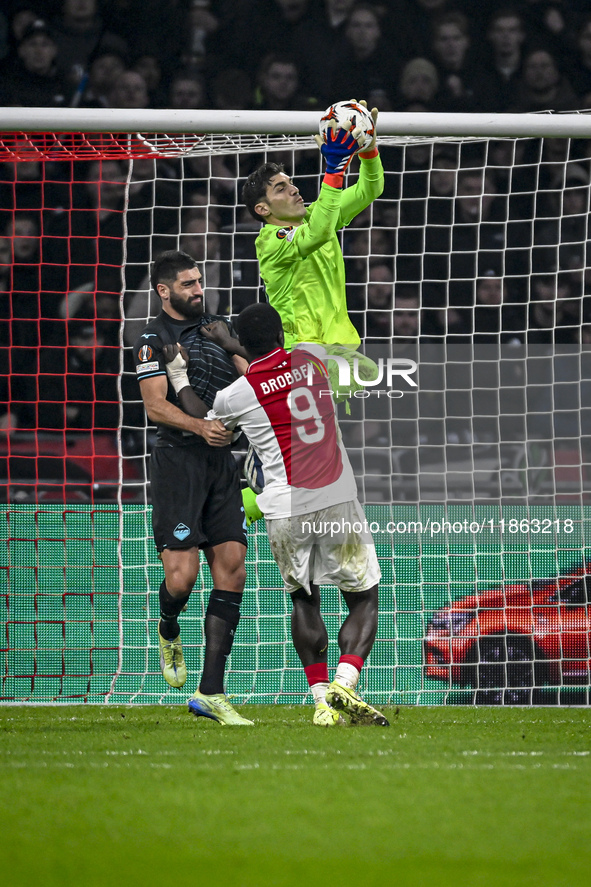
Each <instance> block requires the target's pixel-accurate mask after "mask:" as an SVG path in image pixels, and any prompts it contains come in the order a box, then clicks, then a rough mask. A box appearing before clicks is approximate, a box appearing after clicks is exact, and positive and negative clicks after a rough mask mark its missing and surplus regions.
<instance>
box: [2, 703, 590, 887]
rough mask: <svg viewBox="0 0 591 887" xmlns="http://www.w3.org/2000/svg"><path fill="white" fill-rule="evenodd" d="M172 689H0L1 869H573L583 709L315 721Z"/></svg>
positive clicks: (190, 874)
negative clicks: (79, 692) (238, 720)
mask: <svg viewBox="0 0 591 887" xmlns="http://www.w3.org/2000/svg"><path fill="white" fill-rule="evenodd" d="M247 711H248V714H249V716H250V717H254V720H255V722H256V724H255V726H254V727H252V728H234V729H232V728H228V727H220V726H219V725H217V724H215V723H213V722H210V721H205V720H203V719H194V718H192V717H191V716H190V715H189V714H187V713H185V712H184V711H183V710H181V709H179V707H178V706H159V707H157V706H146V707H144V706H128V707H119V706H109V707H99V706H87V707H83V706H65V705H60V706H59V707H54V706H51V707H16V706H7V707H1V708H0V730H1V734H2V735H1V741H0V785H1V786H2V789H1V798H2V800H1V802H0V830H1V831H0V833H1V834H2V841H1V842H0V870H2V871H4V872H5V873H10V878H9V880H10V884H11V885H12V887H29V885H30V887H33V885H37V884H43V885H44V887H57V885H60V887H64V885H66V887H69V885H72V887H105V885H109V884H112V883H115V882H116V883H118V884H121V885H125V887H136V885H137V887H139V885H142V887H151V885H159V884H160V883H167V884H169V883H172V884H178V885H182V884H195V885H206V884H219V885H222V887H226V885H228V887H251V885H252V887H255V885H256V887H301V885H306V887H316V885H318V887H320V885H322V887H333V885H334V887H337V885H338V887H343V885H344V887H357V885H360V887H365V885H374V884H375V885H388V884H392V885H397V887H398V885H399V887H411V885H412V887H423V885H431V884H433V885H435V884H436V885H437V887H442V885H443V887H479V885H482V887H484V885H487V887H488V885H490V884H495V887H517V885H519V887H534V885H536V887H538V885H541V884H543V885H544V887H583V885H585V887H586V885H587V884H588V883H589V880H588V879H589V868H590V864H591V851H590V845H589V822H591V711H589V710H588V709H568V708H564V709H563V708H558V709H557V708H555V707H554V708H552V709H542V708H538V709H535V710H524V709H511V710H502V709H488V708H479V709H473V708H456V709H453V710H452V709H442V708H416V707H404V708H402V707H401V708H399V709H396V708H390V709H387V710H386V713H387V715H388V717H389V718H390V721H391V724H392V726H391V727H390V728H377V727H342V728H335V729H330V730H327V729H320V728H315V727H313V726H312V725H311V717H312V710H311V707H309V706H297V707H296V706H287V705H281V706H248V708H247Z"/></svg>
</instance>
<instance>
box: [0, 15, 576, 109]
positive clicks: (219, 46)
mask: <svg viewBox="0 0 591 887" xmlns="http://www.w3.org/2000/svg"><path fill="white" fill-rule="evenodd" d="M0 66H1V78H0V105H5V106H6V105H11V106H15V105H21V106H35V105H39V106H56V107H57V106H62V107H111V108H184V109H191V108H220V109H223V108H230V109H254V108H265V109H271V110H273V109H282V110H290V109H306V108H307V109H310V108H324V107H326V106H327V105H328V104H329V103H330V102H332V101H335V100H336V99H335V97H341V98H343V97H357V98H360V97H364V98H366V99H367V100H368V101H369V102H370V104H376V105H377V106H378V107H379V108H380V109H382V110H384V111H385V110H422V109H424V110H430V111H468V112H469V111H535V110H541V109H543V110H545V109H548V108H552V109H553V110H556V111H560V110H572V109H575V108H579V109H580V108H588V107H590V103H591V9H590V7H589V2H588V0H515V2H506V0H478V2H473V0H375V2H370V3H365V2H362V3H360V2H356V0H167V2H163V0H37V2H24V0H5V2H4V3H3V4H2V10H1V11H0Z"/></svg>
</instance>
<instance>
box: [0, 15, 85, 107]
mask: <svg viewBox="0 0 591 887" xmlns="http://www.w3.org/2000/svg"><path fill="white" fill-rule="evenodd" d="M57 53H58V48H57V44H56V42H55V38H54V35H53V32H52V31H51V30H50V28H49V26H48V24H47V23H46V22H45V21H43V20H42V19H35V21H34V22H32V24H30V25H29V27H28V28H27V29H26V30H25V32H24V33H23V36H22V38H21V41H20V43H19V46H18V51H17V56H18V58H17V61H16V64H15V66H14V68H13V70H11V71H9V72H7V73H6V76H5V77H4V78H3V82H2V84H1V86H0V104H2V105H5V106H6V105H23V106H25V107H37V106H44V107H50V108H53V107H60V106H64V105H66V104H67V103H68V101H69V93H71V92H72V89H71V88H70V87H68V85H67V84H66V83H65V81H64V80H63V79H62V77H61V75H60V72H59V70H58V65H57V62H56V59H57Z"/></svg>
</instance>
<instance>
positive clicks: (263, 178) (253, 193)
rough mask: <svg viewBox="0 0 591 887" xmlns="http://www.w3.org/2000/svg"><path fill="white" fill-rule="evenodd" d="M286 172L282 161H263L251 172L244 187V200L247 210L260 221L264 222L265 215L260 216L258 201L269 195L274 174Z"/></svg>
mask: <svg viewBox="0 0 591 887" xmlns="http://www.w3.org/2000/svg"><path fill="white" fill-rule="evenodd" d="M281 172H285V167H284V166H283V164H282V163H271V162H269V163H263V165H262V166H259V167H258V169H255V170H254V172H251V174H250V175H249V177H248V178H247V180H246V182H245V183H244V185H243V187H242V202H243V203H244V204H245V205H246V208H247V210H248V211H249V213H250V214H251V216H252V217H253V219H256V220H257V221H258V222H264V221H265V220H264V218H263V216H260V215H259V214H258V212H256V210H255V206H256V205H257V203H260V201H261V200H264V198H265V197H266V196H267V188H268V186H269V183H270V181H271V179H272V178H273V176H276V175H278V174H279V173H281Z"/></svg>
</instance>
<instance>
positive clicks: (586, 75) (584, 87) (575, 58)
mask: <svg viewBox="0 0 591 887" xmlns="http://www.w3.org/2000/svg"><path fill="white" fill-rule="evenodd" d="M565 62H566V72H567V75H568V79H569V82H570V83H571V84H572V85H573V87H574V89H575V91H576V93H577V95H578V96H580V97H581V99H584V98H585V97H586V96H588V95H589V94H591V14H587V15H586V16H585V17H584V18H583V20H582V22H581V24H580V25H579V28H578V30H577V33H576V39H575V45H574V47H573V52H570V53H568V55H567V56H566V59H565ZM582 107H589V104H587V105H583V104H581V108H582Z"/></svg>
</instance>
